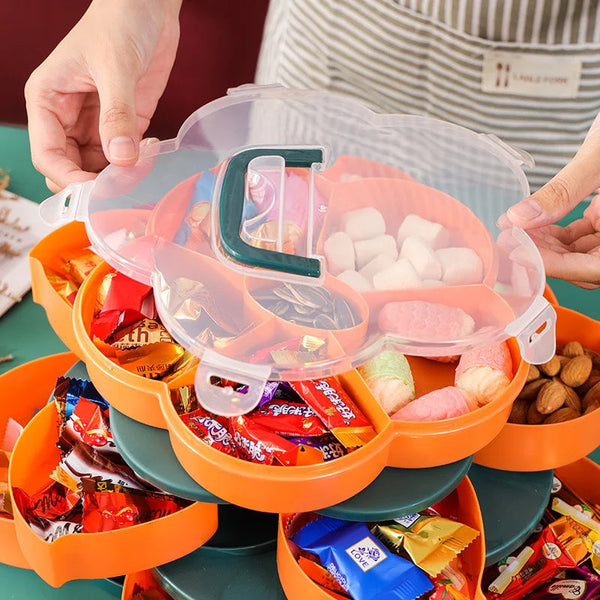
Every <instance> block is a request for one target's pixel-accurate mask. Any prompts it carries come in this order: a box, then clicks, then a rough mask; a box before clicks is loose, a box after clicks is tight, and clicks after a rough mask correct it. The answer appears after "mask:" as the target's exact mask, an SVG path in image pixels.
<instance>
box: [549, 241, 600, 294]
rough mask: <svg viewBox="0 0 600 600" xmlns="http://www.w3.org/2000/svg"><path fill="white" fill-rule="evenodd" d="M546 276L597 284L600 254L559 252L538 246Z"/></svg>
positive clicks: (599, 274) (599, 277) (599, 278)
mask: <svg viewBox="0 0 600 600" xmlns="http://www.w3.org/2000/svg"><path fill="white" fill-rule="evenodd" d="M539 250H540V254H541V255H542V259H543V261H544V266H545V268H546V276H547V277H556V278H557V279H564V280H566V281H578V282H581V283H586V284H592V285H597V284H598V283H599V282H600V256H599V255H594V254H582V253H579V252H565V253H559V252H554V251H552V250H549V249H547V248H544V247H540V248H539Z"/></svg>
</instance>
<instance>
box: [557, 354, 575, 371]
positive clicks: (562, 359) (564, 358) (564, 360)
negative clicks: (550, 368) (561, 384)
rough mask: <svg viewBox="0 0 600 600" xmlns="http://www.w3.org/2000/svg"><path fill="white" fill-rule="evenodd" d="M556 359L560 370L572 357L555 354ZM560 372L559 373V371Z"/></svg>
mask: <svg viewBox="0 0 600 600" xmlns="http://www.w3.org/2000/svg"><path fill="white" fill-rule="evenodd" d="M556 357H557V358H558V360H559V361H560V368H561V369H562V368H563V367H564V366H565V365H566V364H567V363H568V362H569V361H570V360H571V358H572V357H570V356H563V355H562V354H557V355H556ZM559 372H560V371H559Z"/></svg>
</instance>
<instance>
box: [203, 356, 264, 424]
mask: <svg viewBox="0 0 600 600" xmlns="http://www.w3.org/2000/svg"><path fill="white" fill-rule="evenodd" d="M270 372H271V369H270V368H269V367H268V366H266V365H265V366H262V365H249V364H246V363H240V362H238V361H237V360H234V359H232V358H228V357H226V356H222V355H220V354H217V353H216V352H213V351H212V350H208V349H206V350H204V352H203V354H202V359H201V360H200V363H199V364H198V368H197V370H196V379H195V382H194V383H195V386H196V397H197V398H198V402H200V404H201V405H202V407H203V408H205V409H206V410H208V411H210V412H212V413H214V414H217V415H223V416H225V417H237V416H239V415H244V414H246V413H247V412H250V411H251V410H252V409H254V408H256V406H258V403H259V402H260V399H261V398H262V395H263V391H264V389H265V385H266V383H267V379H268V377H269V374H270ZM215 378H216V379H226V380H228V381H235V382H236V383H239V384H242V385H243V386H244V387H245V391H243V392H241V391H235V390H234V389H233V388H232V387H220V386H218V385H215V383H214V380H215Z"/></svg>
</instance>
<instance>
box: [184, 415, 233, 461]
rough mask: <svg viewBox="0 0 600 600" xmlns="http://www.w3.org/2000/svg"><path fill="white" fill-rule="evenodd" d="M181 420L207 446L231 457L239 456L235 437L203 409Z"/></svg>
mask: <svg viewBox="0 0 600 600" xmlns="http://www.w3.org/2000/svg"><path fill="white" fill-rule="evenodd" d="M180 418H181V420H182V421H183V422H184V424H185V425H186V426H187V427H188V428H189V429H190V430H191V431H192V432H193V433H194V434H195V435H197V436H198V437H199V438H200V439H201V440H202V441H203V442H204V443H205V444H208V445H209V446H212V447H213V448H215V449H217V450H219V451H221V452H224V453H225V454H229V455H230V456H238V449H237V446H236V444H235V442H234V441H233V435H232V434H231V433H230V432H229V430H228V429H227V427H226V426H225V425H224V424H223V423H221V422H219V421H218V420H217V418H216V417H213V416H212V415H210V414H209V413H208V412H206V411H205V410H204V409H203V408H198V409H197V410H195V411H193V412H191V413H187V414H182V415H180Z"/></svg>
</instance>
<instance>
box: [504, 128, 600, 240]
mask: <svg viewBox="0 0 600 600" xmlns="http://www.w3.org/2000/svg"><path fill="white" fill-rule="evenodd" d="M598 122H599V121H598V118H597V119H596V121H595V122H594V125H593V126H592V128H591V129H590V132H589V134H588V137H587V138H586V139H585V141H584V143H583V144H582V145H581V148H579V151H578V152H577V154H576V155H575V157H574V158H573V160H572V161H571V162H569V164H567V165H566V166H565V167H564V168H563V169H562V170H561V171H560V172H559V173H558V174H557V175H556V176H554V177H553V178H552V179H551V180H550V181H549V182H548V183H547V184H546V185H544V186H543V187H542V188H541V189H539V190H538V191H537V192H535V193H534V194H532V195H531V196H529V198H526V199H525V200H523V201H521V202H519V203H518V204H515V205H514V206H511V207H510V208H509V209H508V211H507V212H506V215H507V217H508V219H509V220H510V221H511V222H512V223H513V224H514V225H517V226H519V227H522V228H524V229H530V228H532V227H540V226H542V225H547V224H549V223H554V222H556V221H558V220H559V219H560V218H562V217H564V216H565V215H566V214H568V213H569V212H570V211H571V210H572V209H573V208H574V207H575V206H577V204H579V203H580V202H581V201H582V200H584V199H585V198H586V197H587V196H589V195H590V194H591V193H592V192H593V191H594V190H595V189H597V188H598V187H599V186H600V127H599V126H598Z"/></svg>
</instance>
